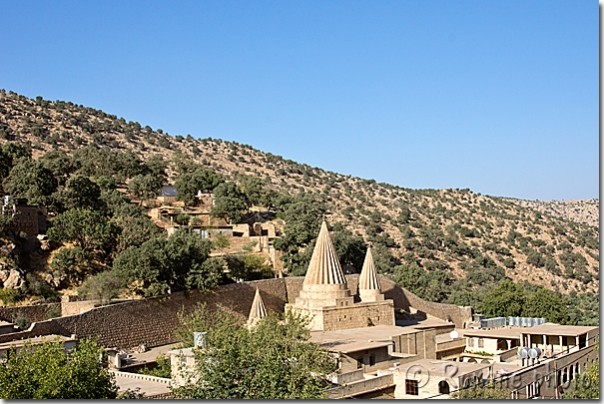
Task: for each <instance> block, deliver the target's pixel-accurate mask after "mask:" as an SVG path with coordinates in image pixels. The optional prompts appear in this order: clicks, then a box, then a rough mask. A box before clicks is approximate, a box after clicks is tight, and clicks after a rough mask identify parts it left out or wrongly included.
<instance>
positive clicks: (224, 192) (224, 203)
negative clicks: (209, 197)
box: [212, 182, 247, 223]
mask: <svg viewBox="0 0 604 404" xmlns="http://www.w3.org/2000/svg"><path fill="white" fill-rule="evenodd" d="M214 200H215V204H214V207H213V208H212V216H214V217H220V218H223V219H226V220H228V221H229V222H231V223H240V222H241V220H242V219H243V214H244V213H245V211H246V210H247V205H246V203H245V195H244V194H243V192H241V189H240V187H239V186H238V185H237V184H235V183H234V182H224V183H222V184H220V185H218V186H217V187H216V188H215V189H214Z"/></svg>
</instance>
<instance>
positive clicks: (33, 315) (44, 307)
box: [0, 303, 61, 322]
mask: <svg viewBox="0 0 604 404" xmlns="http://www.w3.org/2000/svg"><path fill="white" fill-rule="evenodd" d="M53 306H57V307H58V308H59V309H60V307H61V303H45V304H34V305H31V306H10V307H8V306H0V320H2V321H8V322H13V321H14V320H15V318H16V317H17V315H18V314H19V312H21V313H23V315H24V316H25V317H27V319H28V320H29V321H30V322H34V321H43V320H46V319H47V318H48V310H49V309H51V308H52V307H53Z"/></svg>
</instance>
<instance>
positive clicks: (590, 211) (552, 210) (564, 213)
mask: <svg viewBox="0 0 604 404" xmlns="http://www.w3.org/2000/svg"><path fill="white" fill-rule="evenodd" d="M505 199H508V200H509V201H510V202H514V203H516V204H518V205H520V206H523V207H525V208H531V209H534V210H538V211H539V212H542V213H547V214H549V215H551V216H556V217H560V218H562V219H565V220H570V221H572V222H578V223H585V224H588V225H590V226H595V227H598V226H599V225H600V200H599V199H588V200H578V201H539V200H537V201H529V200H524V199H515V198H505Z"/></svg>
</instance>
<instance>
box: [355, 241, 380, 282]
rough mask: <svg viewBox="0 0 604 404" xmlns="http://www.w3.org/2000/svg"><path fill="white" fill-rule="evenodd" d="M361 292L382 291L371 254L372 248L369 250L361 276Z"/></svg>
mask: <svg viewBox="0 0 604 404" xmlns="http://www.w3.org/2000/svg"><path fill="white" fill-rule="evenodd" d="M359 290H380V284H379V283H378V279H377V271H376V270H375V263H374V262H373V255H372V254H371V246H369V248H367V254H366V255H365V262H363V270H362V271H361V276H359Z"/></svg>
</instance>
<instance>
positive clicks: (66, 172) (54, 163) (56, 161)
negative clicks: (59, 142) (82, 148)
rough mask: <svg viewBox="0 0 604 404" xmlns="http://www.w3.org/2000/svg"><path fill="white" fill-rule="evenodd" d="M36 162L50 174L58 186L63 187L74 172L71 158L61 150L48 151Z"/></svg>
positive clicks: (74, 167) (74, 168)
mask: <svg viewBox="0 0 604 404" xmlns="http://www.w3.org/2000/svg"><path fill="white" fill-rule="evenodd" d="M38 161H40V162H41V163H42V164H43V165H44V167H46V168H47V169H49V170H50V171H51V172H52V174H53V175H54V176H55V178H56V179H57V181H58V183H59V185H60V186H63V185H65V183H66V182H67V180H68V179H69V176H70V175H71V174H72V173H73V172H74V171H75V170H76V166H75V163H74V161H73V158H72V157H71V156H70V155H68V154H67V153H66V152H65V151H63V150H51V151H48V152H46V153H44V154H43V155H42V156H41V157H40V159H39V160H38Z"/></svg>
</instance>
